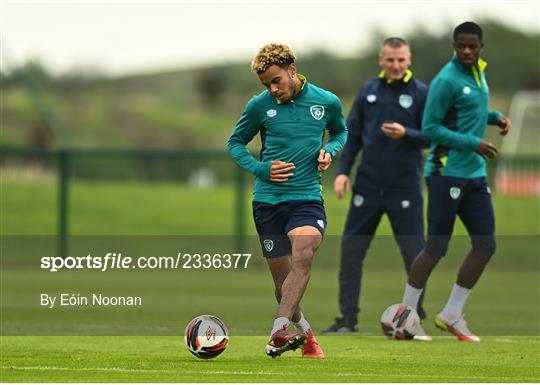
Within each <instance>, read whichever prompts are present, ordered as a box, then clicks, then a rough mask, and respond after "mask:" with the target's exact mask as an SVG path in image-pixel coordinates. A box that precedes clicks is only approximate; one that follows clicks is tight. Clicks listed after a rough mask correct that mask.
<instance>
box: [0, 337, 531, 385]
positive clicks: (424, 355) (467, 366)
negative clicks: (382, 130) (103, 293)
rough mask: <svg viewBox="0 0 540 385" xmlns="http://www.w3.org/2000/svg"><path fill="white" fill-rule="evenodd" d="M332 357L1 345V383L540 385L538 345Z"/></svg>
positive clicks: (493, 341)
mask: <svg viewBox="0 0 540 385" xmlns="http://www.w3.org/2000/svg"><path fill="white" fill-rule="evenodd" d="M319 340H320V343H321V345H322V346H323V348H324V349H325V352H326V355H327V357H326V358H325V359H324V360H307V359H302V358H301V357H300V354H299V352H298V351H297V352H289V353H286V354H285V355H283V356H282V357H280V358H277V359H274V360H272V359H270V358H268V357H266V356H265V355H264V353H263V348H264V344H265V343H266V338H265V337H235V336H232V337H231V340H230V344H229V347H228V348H227V350H226V351H225V352H224V353H223V354H222V355H221V356H219V357H217V358H215V359H213V360H209V361H203V360H199V359H197V358H195V357H193V356H191V355H190V354H189V353H188V352H187V350H186V349H185V348H184V345H183V341H182V340H181V339H180V338H179V337H69V338H66V337H4V338H2V346H4V347H5V348H6V350H8V352H9V353H6V354H4V353H3V354H2V360H1V372H0V373H1V380H2V381H3V382H33V381H40V382H491V383H493V382H538V381H540V376H539V369H538V365H539V358H540V357H539V348H540V339H539V338H538V337H536V338H517V337H489V338H485V339H484V341H482V342H481V343H480V344H474V345H473V344H467V343H461V342H459V341H457V340H455V339H454V338H451V337H441V338H439V339H437V340H435V341H433V342H432V343H422V342H416V341H390V340H387V339H385V338H384V337H358V336H357V337H326V336H323V337H320V338H319Z"/></svg>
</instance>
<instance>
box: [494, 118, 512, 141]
mask: <svg viewBox="0 0 540 385" xmlns="http://www.w3.org/2000/svg"><path fill="white" fill-rule="evenodd" d="M511 125H512V122H511V121H510V119H509V118H507V117H506V116H504V117H502V118H500V119H499V120H497V126H499V134H500V135H502V136H505V135H506V134H508V131H509V130H510V126H511Z"/></svg>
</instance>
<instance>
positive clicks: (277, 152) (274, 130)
mask: <svg viewBox="0 0 540 385" xmlns="http://www.w3.org/2000/svg"><path fill="white" fill-rule="evenodd" d="M298 77H299V78H300V80H301V81H302V83H303V86H302V89H301V91H300V93H299V94H298V95H297V96H296V97H295V98H294V99H293V100H291V101H289V102H286V103H281V102H279V101H278V100H276V98H274V97H273V96H272V94H271V93H270V92H268V91H264V92H262V93H261V94H259V95H257V96H254V97H253V98H252V99H251V100H250V101H249V102H248V104H247V106H246V108H245V110H244V112H243V114H242V116H241V117H240V119H239V120H238V122H237V123H236V126H235V127H234V130H233V133H232V135H231V137H230V138H229V141H228V144H227V149H228V151H229V153H230V154H231V156H232V158H233V159H234V160H235V161H236V162H237V163H238V164H239V165H240V166H241V167H242V168H244V169H245V170H247V171H249V172H250V173H252V174H254V175H255V176H256V180H255V187H254V189H253V200H254V201H256V202H265V203H271V204H276V203H279V202H284V201H290V200H319V201H320V200H322V192H321V184H320V172H319V171H318V170H317V167H318V161H317V158H318V155H319V151H320V150H321V149H324V150H325V151H326V152H328V153H330V155H331V156H332V159H333V158H334V157H335V155H336V153H337V152H338V151H339V150H341V148H342V147H343V145H344V144H345V141H346V140H347V127H346V124H345V119H344V117H343V110H342V107H341V102H340V100H339V98H338V97H337V96H336V95H334V94H333V93H331V92H329V91H326V90H324V89H322V88H319V87H317V86H315V85H313V84H310V83H308V82H307V81H306V79H305V77H303V76H302V75H300V74H298ZM325 129H327V130H328V133H329V135H328V141H327V143H326V145H324V143H323V140H324V136H325V135H324V133H325ZM257 133H260V135H261V142H262V149H261V153H260V160H257V159H255V158H254V157H253V155H252V154H251V153H250V152H249V151H248V149H247V147H246V145H247V144H248V143H249V142H250V141H251V140H252V139H253V138H254V137H255V135H257ZM273 160H281V161H284V162H289V163H293V164H294V165H295V169H294V170H293V171H292V172H293V173H294V175H293V176H292V177H290V178H289V180H288V181H286V182H271V181H270V166H271V161H273Z"/></svg>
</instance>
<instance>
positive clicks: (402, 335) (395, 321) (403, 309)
mask: <svg viewBox="0 0 540 385" xmlns="http://www.w3.org/2000/svg"><path fill="white" fill-rule="evenodd" d="M419 325H420V317H419V316H418V313H417V312H416V310H414V309H413V308H412V307H411V306H408V305H404V304H400V303H397V304H394V305H391V306H389V307H388V308H387V309H386V310H385V311H384V312H383V314H382V316H381V327H382V330H383V333H384V335H386V336H388V337H390V338H395V339H397V340H412V339H413V338H414V336H415V335H416V334H417V333H418V328H419Z"/></svg>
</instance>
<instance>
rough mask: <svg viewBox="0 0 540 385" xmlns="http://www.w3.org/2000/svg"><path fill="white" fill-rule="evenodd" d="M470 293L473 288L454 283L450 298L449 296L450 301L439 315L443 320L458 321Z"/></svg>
mask: <svg viewBox="0 0 540 385" xmlns="http://www.w3.org/2000/svg"><path fill="white" fill-rule="evenodd" d="M470 293H471V289H467V288H465V287H462V286H459V285H458V284H457V283H454V287H453V288H452V293H451V294H450V298H448V302H447V303H446V306H445V307H444V309H443V311H442V312H441V313H440V314H439V317H441V318H442V319H443V321H446V322H450V323H453V322H455V321H457V320H458V319H459V318H460V317H461V314H462V313H463V307H464V306H465V301H467V298H468V297H469V294H470Z"/></svg>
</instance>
